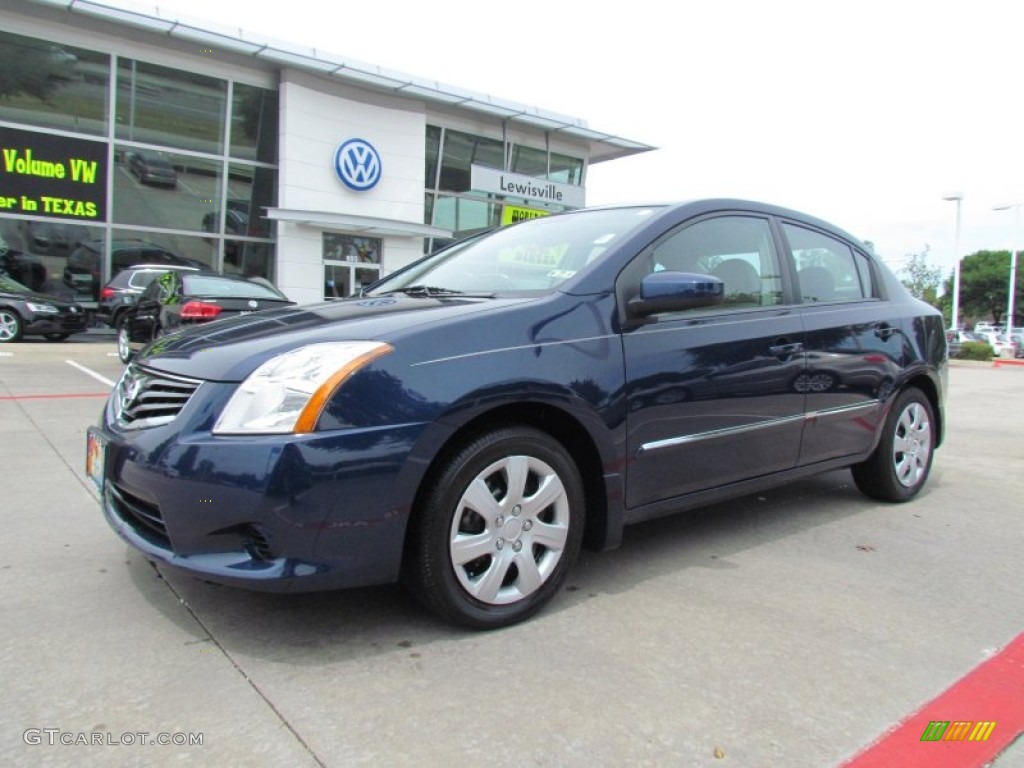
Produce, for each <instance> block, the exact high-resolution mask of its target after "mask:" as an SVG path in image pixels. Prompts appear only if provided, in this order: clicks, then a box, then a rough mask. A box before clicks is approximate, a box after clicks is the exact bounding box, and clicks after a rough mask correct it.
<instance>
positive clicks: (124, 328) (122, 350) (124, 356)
mask: <svg viewBox="0 0 1024 768" xmlns="http://www.w3.org/2000/svg"><path fill="white" fill-rule="evenodd" d="M117 356H118V358H119V359H120V360H121V362H122V363H125V364H127V363H130V362H131V360H132V357H134V356H135V353H134V352H132V347H131V344H129V343H128V325H127V324H126V323H121V324H120V325H118V326H117Z"/></svg>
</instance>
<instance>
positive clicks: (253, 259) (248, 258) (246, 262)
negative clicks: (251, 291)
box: [224, 240, 274, 282]
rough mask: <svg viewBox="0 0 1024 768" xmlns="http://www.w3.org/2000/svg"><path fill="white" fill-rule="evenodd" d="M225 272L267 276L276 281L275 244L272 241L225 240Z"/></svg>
mask: <svg viewBox="0 0 1024 768" xmlns="http://www.w3.org/2000/svg"><path fill="white" fill-rule="evenodd" d="M224 273H225V274H229V275H243V276H244V277H265V278H266V279H267V280H270V281H271V282H273V281H274V246H273V244H272V243H247V242H243V241H241V240H225V241H224Z"/></svg>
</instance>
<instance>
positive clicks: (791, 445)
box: [617, 213, 804, 508]
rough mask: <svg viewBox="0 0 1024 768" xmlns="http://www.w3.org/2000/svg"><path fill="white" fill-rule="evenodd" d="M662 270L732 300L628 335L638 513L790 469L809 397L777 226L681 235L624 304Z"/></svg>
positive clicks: (632, 496)
mask: <svg viewBox="0 0 1024 768" xmlns="http://www.w3.org/2000/svg"><path fill="white" fill-rule="evenodd" d="M662 270H673V271H680V272H695V273H700V274H711V275H714V276H716V277H719V279H721V280H722V281H723V282H724V284H725V293H726V300H725V303H724V304H721V305H717V306H715V307H712V308H704V309H696V310H687V311H683V312H671V313H663V314H659V315H654V316H652V317H651V318H648V319H646V320H645V321H643V322H640V323H638V324H636V325H635V326H633V327H627V328H626V329H625V330H624V332H623V334H622V343H623V349H624V355H625V363H626V378H627V392H626V397H627V402H628V415H627V420H628V437H627V440H628V453H627V455H628V456H629V465H628V467H627V486H626V497H627V506H628V507H630V508H636V507H640V506H643V505H646V504H651V503H656V502H660V501H665V500H668V499H671V498H674V497H678V496H681V495H684V494H688V493H693V492H695V491H701V490H705V489H709V488H714V487H718V486H722V485H727V484H729V483H732V482H736V481H739V480H744V479H747V478H751V477H756V476H759V475H766V474H770V473H772V472H777V471H780V470H785V469H789V468H791V467H793V466H795V465H796V462H797V458H798V455H799V445H800V435H801V430H802V426H803V418H804V394H803V392H801V391H799V390H798V389H796V388H795V387H794V382H795V381H797V380H798V379H799V377H800V376H801V375H802V374H803V372H804V358H803V353H802V347H801V345H802V341H803V324H802V322H801V319H800V314H799V311H798V310H797V309H796V308H795V307H793V306H791V305H790V304H787V303H786V301H785V296H786V293H785V291H784V283H785V282H786V281H787V280H788V278H786V277H784V275H783V272H782V270H781V268H780V263H779V258H778V254H777V249H776V245H775V241H774V238H773V234H772V227H771V224H770V221H769V219H768V217H766V216H757V215H749V214H740V213H737V214H728V215H713V216H709V217H704V218H701V219H699V220H697V221H694V222H692V223H687V224H684V225H682V226H681V227H680V228H678V229H676V230H675V231H673V232H670V233H668V234H667V235H666V236H665V237H663V238H661V239H660V240H659V241H658V242H656V243H655V244H654V245H653V246H651V247H650V248H648V249H647V250H645V251H644V252H643V253H641V254H640V255H639V256H638V257H637V258H636V259H635V260H634V261H633V262H632V263H631V264H630V265H629V266H628V267H627V268H626V269H625V270H624V271H623V273H622V274H621V275H620V278H619V286H618V288H617V290H618V291H619V293H620V296H621V295H631V294H629V291H635V290H638V286H639V282H640V280H641V279H642V278H643V277H644V276H645V275H646V274H648V273H650V272H657V271H662Z"/></svg>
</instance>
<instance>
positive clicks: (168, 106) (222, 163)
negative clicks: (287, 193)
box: [0, 32, 279, 305]
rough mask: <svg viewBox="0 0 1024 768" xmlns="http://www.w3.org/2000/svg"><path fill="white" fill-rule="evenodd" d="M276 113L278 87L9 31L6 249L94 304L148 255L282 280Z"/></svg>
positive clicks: (2, 235) (2, 40)
mask: <svg viewBox="0 0 1024 768" xmlns="http://www.w3.org/2000/svg"><path fill="white" fill-rule="evenodd" d="M278 108H279V99H278V93H277V91H276V90H274V89H268V88H260V87H256V86H253V85H250V84H247V83H240V82H236V81H233V80H230V79H227V78H218V77H214V76H211V75H209V74H199V73H196V72H189V71H186V70H180V69H175V68H172V67H167V66H162V65H158V64H154V63H151V62H147V61H141V60H136V59H132V58H128V57H123V56H119V55H116V54H110V53H102V52H100V51H94V50H87V49H84V48H79V47H74V46H67V45H56V44H54V43H52V42H49V41H45V40H39V39H35V38H31V37H26V36H22V35H15V34H10V33H7V32H0V148H2V149H3V151H4V154H3V162H4V165H3V166H2V167H0V170H3V171H4V174H3V176H2V178H3V181H4V190H3V192H4V195H5V202H10V203H11V204H10V205H4V206H3V207H2V208H0V250H6V251H7V252H15V253H20V254H22V256H21V257H19V259H18V261H19V263H29V262H36V263H38V264H39V265H41V268H39V267H35V268H33V269H32V270H29V271H27V273H28V274H30V275H31V276H32V278H33V280H34V281H35V282H36V283H37V285H33V286H32V287H33V288H36V289H40V290H45V291H47V292H50V293H55V294H57V295H61V296H66V297H68V298H74V299H76V300H78V301H82V302H83V303H86V304H87V305H88V304H89V303H90V302H94V301H96V300H97V298H98V294H99V290H100V288H101V287H102V285H103V284H104V282H105V281H106V280H109V279H110V277H111V276H112V275H113V274H114V273H115V272H116V271H117V270H119V269H121V268H123V267H124V266H126V265H128V264H129V263H133V261H135V260H145V259H147V258H157V257H160V258H162V259H164V263H166V260H168V259H171V260H173V259H175V258H177V259H180V260H182V261H184V262H186V263H194V264H197V265H203V266H207V267H210V268H213V269H217V270H221V271H224V272H228V273H238V274H245V275H252V276H262V277H266V278H269V279H271V280H273V279H274V274H273V272H274V262H275V259H274V254H275V242H274V238H275V228H274V226H273V224H272V222H270V221H269V220H267V219H266V218H264V217H263V215H262V214H263V209H264V208H266V207H273V206H276V204H277V182H278V170H277V167H276V163H277V146H278ZM111 117H113V120H111V119H110V118H111ZM168 254H169V256H168Z"/></svg>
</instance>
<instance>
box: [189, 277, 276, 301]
mask: <svg viewBox="0 0 1024 768" xmlns="http://www.w3.org/2000/svg"><path fill="white" fill-rule="evenodd" d="M182 281H183V282H184V283H185V295H187V296H223V297H225V298H243V299H283V298H284V297H283V296H282V295H281V294H280V293H278V292H277V291H276V290H275V289H273V288H270V287H268V286H265V285H261V284H259V283H254V282H249V281H247V280H224V279H222V278H220V277H214V276H212V275H211V276H207V275H182Z"/></svg>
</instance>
